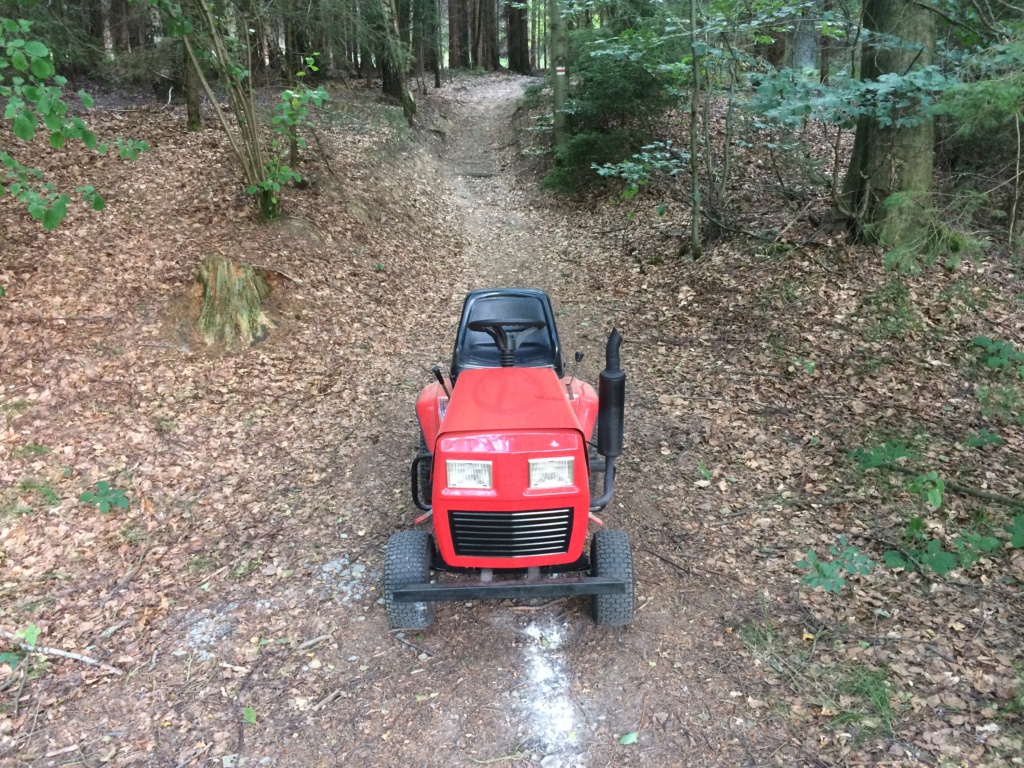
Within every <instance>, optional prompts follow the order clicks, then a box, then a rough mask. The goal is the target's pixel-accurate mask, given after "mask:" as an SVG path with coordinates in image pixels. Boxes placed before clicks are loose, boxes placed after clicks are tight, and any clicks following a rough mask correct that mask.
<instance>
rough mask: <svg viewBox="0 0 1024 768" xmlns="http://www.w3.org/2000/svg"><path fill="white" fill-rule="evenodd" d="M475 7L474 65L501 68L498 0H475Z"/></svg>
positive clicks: (490, 69) (489, 68)
mask: <svg viewBox="0 0 1024 768" xmlns="http://www.w3.org/2000/svg"><path fill="white" fill-rule="evenodd" d="M474 8H475V14H474V16H475V22H476V23H475V24H474V32H473V65H474V66H476V67H480V68H481V69H486V70H488V71H494V70H498V69H501V60H500V58H499V56H498V14H497V0H475V5H474Z"/></svg>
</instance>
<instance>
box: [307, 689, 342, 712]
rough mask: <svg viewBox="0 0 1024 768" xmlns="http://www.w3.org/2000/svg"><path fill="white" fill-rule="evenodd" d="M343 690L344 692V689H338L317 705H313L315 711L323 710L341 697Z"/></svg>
mask: <svg viewBox="0 0 1024 768" xmlns="http://www.w3.org/2000/svg"><path fill="white" fill-rule="evenodd" d="M342 690H344V689H342V688H337V689H335V690H334V691H332V692H331V693H329V694H327V695H326V696H324V697H323V698H322V699H320V701H319V702H317V703H316V704H314V705H313V711H314V712H319V711H320V710H321V709H323V708H324V707H326V706H327V705H328V704H330V703H331V702H332V701H334V700H335V699H336V698H338V697H339V696H341V692H342Z"/></svg>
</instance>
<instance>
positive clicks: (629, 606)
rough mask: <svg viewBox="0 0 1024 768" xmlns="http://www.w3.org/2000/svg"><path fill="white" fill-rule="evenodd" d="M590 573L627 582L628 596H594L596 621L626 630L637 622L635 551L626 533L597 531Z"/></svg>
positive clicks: (592, 550) (591, 555) (591, 552)
mask: <svg viewBox="0 0 1024 768" xmlns="http://www.w3.org/2000/svg"><path fill="white" fill-rule="evenodd" d="M590 572H591V573H592V574H593V575H594V576H610V577H611V578H614V579H623V580H624V581H625V582H626V593H625V594H624V595H594V621H596V622H597V623H598V624H600V625H601V626H607V627H624V626H626V625H627V624H630V623H631V622H632V621H633V592H634V589H633V551H632V549H631V548H630V546H629V536H627V535H626V532H625V531H597V533H595V534H594V538H593V539H592V540H591V542H590Z"/></svg>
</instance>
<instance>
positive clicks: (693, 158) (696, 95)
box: [690, 0, 701, 259]
mask: <svg viewBox="0 0 1024 768" xmlns="http://www.w3.org/2000/svg"><path fill="white" fill-rule="evenodd" d="M690 56H691V57H692V59H691V60H692V61H693V88H692V89H691V94H690V187H691V191H692V194H693V208H692V210H691V211H690V257H691V258H693V259H699V258H700V256H701V241H700V141H699V137H698V134H697V113H698V111H699V109H700V55H699V53H698V52H697V0H690Z"/></svg>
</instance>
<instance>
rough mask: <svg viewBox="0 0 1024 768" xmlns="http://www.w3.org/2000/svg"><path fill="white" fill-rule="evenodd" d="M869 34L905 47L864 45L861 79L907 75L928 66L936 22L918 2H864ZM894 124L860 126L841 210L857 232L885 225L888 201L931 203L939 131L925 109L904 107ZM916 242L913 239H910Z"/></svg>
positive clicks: (868, 119)
mask: <svg viewBox="0 0 1024 768" xmlns="http://www.w3.org/2000/svg"><path fill="white" fill-rule="evenodd" d="M864 28H865V29H866V30H868V31H870V32H872V33H875V35H883V36H884V35H893V36H896V37H897V38H899V40H900V41H901V42H899V43H893V42H892V39H891V38H890V39H888V40H887V39H885V38H884V37H882V38H879V37H874V38H872V39H873V40H881V42H880V43H879V42H871V40H869V41H868V42H867V43H865V44H864V50H863V53H862V55H861V79H862V80H865V81H868V80H877V79H878V78H879V77H880V76H881V75H885V74H890V73H895V74H897V75H905V74H906V73H907V72H909V71H910V70H912V69H916V68H919V67H923V66H927V65H928V64H930V63H931V61H932V53H933V50H934V47H935V17H934V15H933V14H932V12H931V11H930V10H928V8H927V7H926V6H924V5H919V4H918V3H917V2H915V1H914V0H865V2H864ZM889 117H890V118H891V122H889V123H888V124H887V125H880V124H879V121H878V119H877V117H876V116H873V115H866V116H864V117H861V118H860V121H859V122H858V123H857V133H856V136H855V138H854V144H853V153H852V155H851V157H850V165H849V169H848V171H847V174H846V179H845V181H844V184H843V190H842V199H841V206H840V207H841V210H842V213H843V214H844V215H845V216H846V217H847V218H848V219H850V220H851V221H852V222H853V223H854V224H855V225H856V226H857V228H858V230H860V229H861V225H863V224H872V223H880V222H882V221H884V219H885V213H886V209H885V206H884V205H883V203H884V201H885V200H886V199H887V198H889V197H890V196H891V195H893V194H896V193H906V194H908V195H909V196H910V198H909V199H911V200H913V201H915V202H917V203H919V204H920V205H921V206H924V207H927V206H928V204H929V202H930V196H931V185H932V166H933V159H934V152H933V151H934V143H935V129H934V123H933V121H932V119H931V116H930V115H927V114H921V113H920V107H916V108H915V107H903V108H901V109H895V108H894V110H893V112H892V113H890V114H889ZM900 117H906V118H920V120H919V122H918V123H917V124H916V125H914V124H910V125H902V126H899V125H897V123H898V122H899V118H900ZM858 233H859V234H862V232H860V231H859V232H858ZM907 234H908V236H912V233H907Z"/></svg>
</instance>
